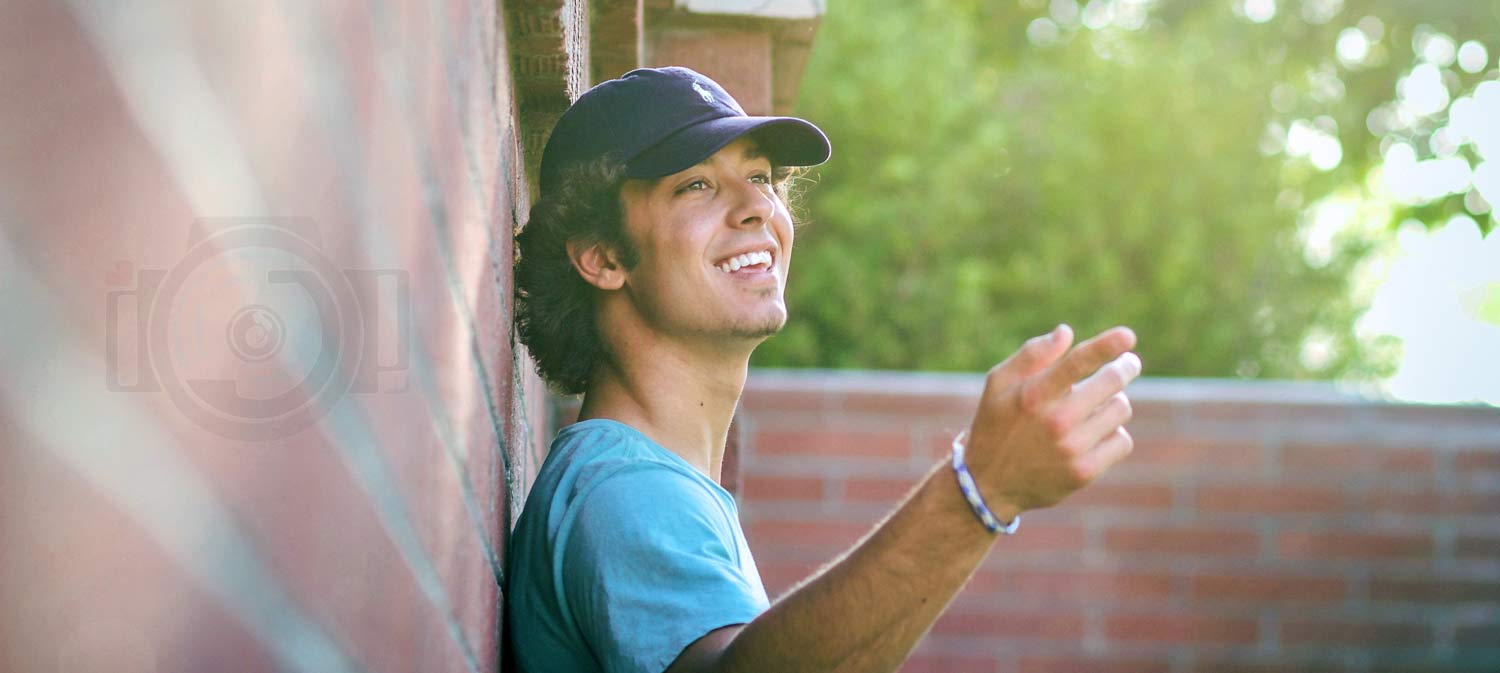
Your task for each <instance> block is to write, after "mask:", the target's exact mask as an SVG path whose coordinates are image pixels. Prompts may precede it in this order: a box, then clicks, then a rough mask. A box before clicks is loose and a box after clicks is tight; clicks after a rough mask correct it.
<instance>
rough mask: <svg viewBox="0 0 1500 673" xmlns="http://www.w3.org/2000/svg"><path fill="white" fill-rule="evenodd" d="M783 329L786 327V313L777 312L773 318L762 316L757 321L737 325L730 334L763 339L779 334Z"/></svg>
mask: <svg viewBox="0 0 1500 673" xmlns="http://www.w3.org/2000/svg"><path fill="white" fill-rule="evenodd" d="M783 327H786V313H784V312H777V314H776V315H774V316H763V317H761V318H759V319H758V320H754V321H746V322H743V323H739V324H737V325H735V326H734V328H733V330H732V332H733V334H734V335H735V336H737V337H742V338H747V339H764V338H766V337H769V336H772V335H774V334H776V333H777V332H780V331H781V328H783Z"/></svg>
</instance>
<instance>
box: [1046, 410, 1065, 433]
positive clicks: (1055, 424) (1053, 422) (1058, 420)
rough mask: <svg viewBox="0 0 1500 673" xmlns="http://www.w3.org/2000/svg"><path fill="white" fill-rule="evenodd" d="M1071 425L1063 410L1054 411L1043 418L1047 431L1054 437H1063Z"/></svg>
mask: <svg viewBox="0 0 1500 673" xmlns="http://www.w3.org/2000/svg"><path fill="white" fill-rule="evenodd" d="M1069 425H1071V424H1070V423H1069V422H1068V418H1067V417H1066V416H1064V415H1063V414H1062V413H1061V412H1055V411H1054V412H1052V413H1050V414H1047V415H1046V416H1045V417H1043V418H1042V427H1045V428H1046V429H1047V433H1048V434H1050V435H1051V436H1053V437H1063V436H1065V435H1067V434H1068V429H1069V428H1068V426H1069Z"/></svg>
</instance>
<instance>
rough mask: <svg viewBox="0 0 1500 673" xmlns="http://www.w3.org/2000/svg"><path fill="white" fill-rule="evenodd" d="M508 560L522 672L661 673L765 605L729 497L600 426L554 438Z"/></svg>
mask: <svg viewBox="0 0 1500 673" xmlns="http://www.w3.org/2000/svg"><path fill="white" fill-rule="evenodd" d="M506 557H507V558H506V587H505V588H506V591H505V594H506V612H505V621H506V624H507V628H508V629H509V630H510V647H512V648H513V653H514V655H515V660H516V662H517V663H518V664H520V668H521V670H522V671H524V672H525V673H554V672H558V673H560V672H564V671H566V672H569V673H573V672H581V671H608V672H610V673H614V672H616V671H628V672H631V673H648V672H649V673H660V671H663V670H666V668H667V666H669V665H671V663H672V662H673V661H674V660H675V659H676V658H677V655H678V654H680V653H681V652H682V650H683V648H685V647H687V646H688V645H690V644H692V642H693V641H695V640H697V639H698V638H701V637H702V636H703V635H705V634H707V633H708V632H709V631H712V630H714V629H716V628H719V627H721V626H728V625H731V624H743V623H746V622H749V621H750V620H752V619H754V618H755V616H756V615H758V614H760V613H761V612H764V611H765V610H766V608H768V607H770V601H769V600H768V599H767V597H766V590H765V587H764V586H763V585H762V584H761V580H760V572H759V571H758V570H756V568H755V560H754V559H752V558H751V557H750V548H749V547H748V546H747V545H746V544H745V535H744V533H743V531H742V530H741V529H740V523H739V510H738V509H737V508H736V507H735V504H734V498H732V497H730V495H729V493H728V492H727V491H725V490H724V489H723V488H721V487H720V486H719V485H718V484H716V483H714V481H713V480H711V479H709V478H708V477H707V476H705V475H704V474H703V473H701V472H699V471H698V470H696V469H694V468H693V466H692V465H689V464H688V463H687V461H685V460H683V459H682V458H681V457H679V456H678V455H677V454H675V453H672V452H671V451H669V450H667V449H666V448H665V447H662V446H661V445H660V444H657V443H656V442H654V441H652V440H651V439H650V438H648V437H646V436H645V435H643V434H641V433H640V431H638V430H636V429H635V428H632V427H630V426H628V425H626V424H624V423H620V422H618V421H613V420H609V419H602V418H596V419H590V420H586V421H580V422H578V423H575V424H573V425H570V426H567V427H565V428H563V429H562V431H560V432H558V433H557V438H556V439H554V440H552V448H551V451H550V452H549V453H548V454H547V460H546V461H545V462H544V463H543V464H542V469H541V471H540V472H539V473H537V477H536V482H535V484H534V485H533V486H532V488H531V494H530V495H529V496H527V498H526V505H525V507H524V508H523V509H522V511H521V518H520V520H519V521H518V522H517V523H516V529H515V531H514V532H513V533H512V534H511V538H510V543H509V546H508V547H507V549H506Z"/></svg>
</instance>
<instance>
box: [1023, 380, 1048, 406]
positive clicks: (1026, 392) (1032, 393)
mask: <svg viewBox="0 0 1500 673" xmlns="http://www.w3.org/2000/svg"><path fill="white" fill-rule="evenodd" d="M1046 403H1047V398H1046V396H1045V395H1043V394H1042V389H1041V387H1039V386H1037V385H1036V383H1035V382H1031V381H1028V382H1027V383H1026V385H1024V386H1022V387H1021V409H1023V410H1025V411H1026V413H1029V414H1038V413H1041V411H1042V409H1043V407H1045V406H1046Z"/></svg>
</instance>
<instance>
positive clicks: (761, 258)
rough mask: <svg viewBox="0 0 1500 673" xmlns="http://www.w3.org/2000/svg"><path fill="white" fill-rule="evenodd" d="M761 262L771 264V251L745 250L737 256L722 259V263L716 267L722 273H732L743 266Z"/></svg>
mask: <svg viewBox="0 0 1500 673" xmlns="http://www.w3.org/2000/svg"><path fill="white" fill-rule="evenodd" d="M761 263H764V264H766V265H767V266H769V265H770V264H771V252H770V251H769V250H761V251H759V252H747V253H745V254H743V255H739V256H737V257H730V258H729V259H727V260H724V261H723V262H722V263H720V264H719V267H718V268H719V270H720V271H723V272H724V273H734V272H736V271H739V270H740V269H742V268H744V267H747V266H754V265H756V264H761Z"/></svg>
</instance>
